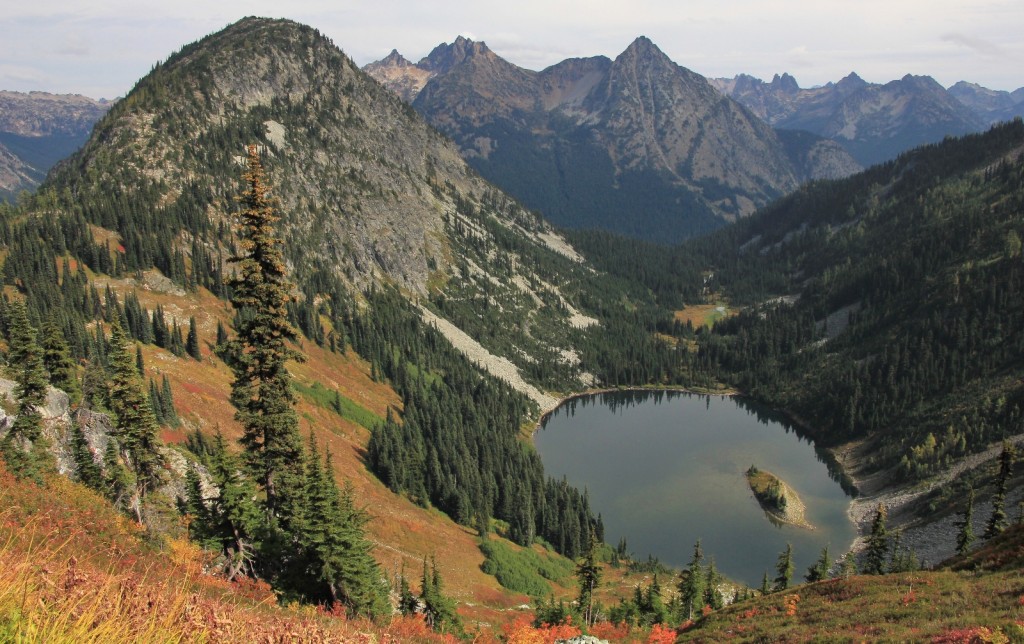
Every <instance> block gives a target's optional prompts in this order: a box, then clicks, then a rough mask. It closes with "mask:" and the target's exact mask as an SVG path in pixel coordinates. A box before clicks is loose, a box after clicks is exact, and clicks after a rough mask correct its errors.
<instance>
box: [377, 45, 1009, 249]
mask: <svg viewBox="0 0 1024 644" xmlns="http://www.w3.org/2000/svg"><path fill="white" fill-rule="evenodd" d="M364 69H365V71H367V72H368V73H369V74H370V75H371V76H373V77H374V78H376V79H377V80H378V81H380V82H381V83H383V84H384V85H386V86H387V87H389V88H390V89H391V90H392V91H394V92H395V93H397V94H398V95H399V96H400V97H401V98H402V99H403V100H405V101H406V102H408V103H410V104H411V105H412V106H413V107H414V108H415V109H416V110H417V111H419V112H420V113H422V114H423V115H424V116H425V117H426V118H427V120H428V121H430V122H431V123H432V124H433V125H434V126H435V127H437V128H438V129H440V130H441V131H443V132H444V133H446V134H448V135H449V136H451V137H452V138H453V139H454V140H455V141H456V143H458V145H459V147H460V150H461V152H462V154H463V156H464V157H465V158H466V159H467V160H468V161H469V162H470V164H471V165H472V166H473V167H474V168H475V169H476V170H477V171H479V172H480V173H481V174H482V175H483V176H484V177H486V178H488V179H490V180H491V181H494V182H495V183H497V184H498V185H500V186H502V187H503V188H504V189H506V190H508V191H510V192H511V193H513V194H515V195H516V196H518V197H519V198H520V199H521V200H522V201H524V202H525V203H526V204H527V205H528V206H530V207H532V208H537V209H539V210H541V211H543V212H544V214H545V215H546V216H547V217H548V218H550V219H551V220H552V221H553V222H555V223H557V224H560V225H564V226H569V227H583V228H604V229H609V230H614V231H617V232H620V233H625V234H629V235H632V236H637V237H641V238H647V239H656V240H662V241H672V240H677V239H680V238H682V237H686V236H690V235H692V234H695V233H699V232H701V231H706V230H709V229H711V228H714V227H717V226H718V225H721V223H722V222H724V221H730V220H735V219H737V218H739V217H742V216H745V215H747V214H750V213H751V212H753V210H754V209H755V208H756V207H758V206H760V205H763V204H765V203H767V202H768V201H770V200H771V199H772V198H774V197H775V196H778V195H780V194H784V193H787V192H789V191H791V190H792V189H793V188H794V187H795V186H796V185H798V184H800V183H803V182H805V181H807V180H810V179H820V178H837V177H843V176H847V175H849V174H851V173H852V172H855V171H857V170H858V169H860V168H861V167H864V166H869V165H872V164H875V163H879V162H882V161H886V160H888V159H891V158H894V157H895V156H896V155H898V154H899V153H901V152H903V151H905V150H908V149H910V148H913V147H915V146H918V145H922V144H926V143H932V142H935V141H939V140H941V139H942V138H944V137H946V136H950V135H960V134H965V133H969V132H977V131H981V130H983V129H985V128H986V127H987V126H988V125H990V124H992V123H995V122H998V121H1002V120H1007V119H1010V118H1013V117H1014V116H1016V115H1019V114H1021V113H1022V112H1024V89H1020V90H1017V91H1016V92H1013V93H1010V92H996V91H992V90H988V89H985V88H983V87H980V86H978V85H974V84H970V83H966V82H961V83H958V84H957V85H955V86H953V87H951V88H950V89H949V90H946V89H945V88H943V87H942V86H941V85H939V84H938V83H937V82H935V81H934V80H933V79H932V78H930V77H927V76H911V75H907V76H904V77H903V78H902V79H899V80H894V81H892V82H890V83H886V84H884V85H881V84H875V83H868V82H866V81H864V80H863V79H861V78H860V77H859V76H857V75H856V74H850V75H849V76H847V77H846V78H844V79H842V80H840V81H838V82H836V83H829V84H828V85H826V86H824V87H816V88H810V89H802V88H800V87H799V85H798V84H797V82H796V79H794V78H793V77H792V76H790V75H789V74H783V75H782V76H776V77H775V78H774V79H773V80H772V81H771V82H764V81H761V80H759V79H756V78H754V77H752V76H748V75H740V76H737V77H735V78H733V79H706V78H704V77H702V76H700V75H699V74H696V73H694V72H692V71H690V70H688V69H686V68H684V67H680V66H679V65H676V64H675V63H674V62H672V61H671V60H670V59H669V58H668V57H667V56H666V55H665V54H664V53H662V52H661V51H660V50H659V49H658V48H657V47H656V46H655V45H654V43H652V42H651V41H650V40H648V39H647V38H644V37H640V38H638V39H637V40H636V41H634V42H633V43H632V44H631V45H630V46H629V48H627V49H626V51H624V52H623V53H622V54H621V55H619V56H618V57H617V58H616V59H615V60H610V59H608V58H605V57H603V56H596V57H592V58H577V59H570V60H565V61H563V62H561V63H558V64H556V65H553V66H551V67H549V68H547V69H544V70H542V71H540V72H535V71H531V70H526V69H523V68H520V67H517V66H515V65H513V64H511V63H509V62H508V61H506V60H504V59H502V58H501V57H500V56H498V55H497V54H495V53H494V52H493V51H491V50H490V49H488V47H487V45H486V44H484V43H482V42H473V41H472V40H468V39H466V38H463V37H459V38H457V39H456V40H455V41H454V42H453V43H452V44H447V43H445V44H441V45H438V46H437V47H436V48H434V50H433V51H431V52H430V54H429V55H427V56H426V57H424V58H423V59H422V60H420V61H419V62H418V63H412V62H410V61H409V60H407V59H405V58H404V57H402V55H401V54H399V53H398V51H397V50H392V52H391V53H390V54H389V55H388V56H387V57H386V58H384V59H382V60H379V61H377V62H374V63H371V64H369V65H367V66H366V67H365V68H364ZM712 88H713V89H714V90H717V94H716V92H713V91H710V90H711V89H712ZM723 97H725V98H729V99H733V100H722V98H723ZM734 101H735V102H734ZM737 103H738V105H737ZM744 108H745V109H744ZM765 124H767V125H768V126H771V127H770V128H766V127H765ZM773 130H774V131H773Z"/></svg>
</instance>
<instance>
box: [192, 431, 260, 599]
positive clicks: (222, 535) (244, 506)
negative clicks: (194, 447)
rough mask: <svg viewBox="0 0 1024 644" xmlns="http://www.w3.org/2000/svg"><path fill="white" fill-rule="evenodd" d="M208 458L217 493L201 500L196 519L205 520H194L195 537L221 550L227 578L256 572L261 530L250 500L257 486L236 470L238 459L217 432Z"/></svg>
mask: <svg viewBox="0 0 1024 644" xmlns="http://www.w3.org/2000/svg"><path fill="white" fill-rule="evenodd" d="M209 460H210V478H211V483H212V484H213V485H214V486H215V488H216V490H217V494H216V496H214V497H213V498H211V499H208V500H206V501H205V502H204V506H205V507H206V508H207V509H206V510H205V511H204V512H202V513H197V514H198V516H197V518H198V519H200V520H202V519H205V521H203V522H200V521H197V522H196V523H195V529H194V531H193V534H194V535H195V536H194V538H196V539H197V540H198V541H200V542H201V543H204V544H205V545H207V546H212V547H216V548H217V549H219V550H220V551H221V552H222V553H223V555H224V558H225V562H226V563H225V567H224V572H225V575H226V576H227V578H228V579H235V578H237V577H239V576H242V575H250V576H251V575H253V574H254V573H255V561H254V560H255V556H256V552H257V550H258V549H259V545H260V544H259V537H260V536H261V535H262V533H263V532H264V531H263V530H262V525H261V524H262V517H261V516H260V512H259V509H258V508H257V507H256V504H255V502H254V500H253V499H254V498H255V496H256V487H255V486H254V485H253V484H252V483H251V482H250V481H249V480H247V479H246V478H245V477H244V476H242V475H241V473H240V472H239V468H238V463H237V460H236V459H235V458H234V457H233V456H232V455H230V454H228V452H227V449H226V448H225V446H224V437H223V436H221V434H220V431H218V432H217V434H216V436H215V438H214V440H213V444H212V446H211V448H210V454H209Z"/></svg>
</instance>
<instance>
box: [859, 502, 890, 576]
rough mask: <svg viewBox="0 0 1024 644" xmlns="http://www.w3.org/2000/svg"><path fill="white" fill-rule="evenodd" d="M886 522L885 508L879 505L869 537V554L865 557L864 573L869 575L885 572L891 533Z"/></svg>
mask: <svg viewBox="0 0 1024 644" xmlns="http://www.w3.org/2000/svg"><path fill="white" fill-rule="evenodd" d="M885 520H886V510H885V506H884V505H882V504H881V503H879V504H878V510H877V511H876V512H875V520H874V521H873V522H872V523H871V535H870V536H869V537H868V548H867V554H866V555H865V557H864V572H865V573H866V574H869V575H881V574H882V573H883V572H885V560H886V555H887V554H888V552H889V533H888V531H887V530H886V528H885Z"/></svg>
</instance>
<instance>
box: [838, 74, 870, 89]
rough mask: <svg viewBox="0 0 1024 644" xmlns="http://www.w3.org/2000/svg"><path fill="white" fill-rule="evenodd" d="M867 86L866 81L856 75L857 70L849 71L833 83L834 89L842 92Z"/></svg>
mask: <svg viewBox="0 0 1024 644" xmlns="http://www.w3.org/2000/svg"><path fill="white" fill-rule="evenodd" d="M867 86H868V82H867V81H866V80H864V79H863V78H861V77H860V76H859V75H857V72H850V73H849V74H847V75H846V76H844V77H843V78H842V79H840V81H839V82H838V83H836V84H835V87H836V89H838V90H839V91H840V92H843V93H850V92H855V91H857V90H859V89H863V88H865V87H867Z"/></svg>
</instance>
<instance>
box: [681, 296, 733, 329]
mask: <svg viewBox="0 0 1024 644" xmlns="http://www.w3.org/2000/svg"><path fill="white" fill-rule="evenodd" d="M734 314H735V313H734V312H733V311H731V310H730V309H729V307H728V305H727V304H726V303H725V302H717V303H715V304H692V305H690V306H687V307H686V308H684V309H683V310H681V311H676V312H675V319H676V320H678V321H679V322H681V323H682V324H686V323H687V322H689V323H690V324H692V325H693V327H694V328H697V327H701V326H714V324H715V322H718V321H719V320H721V319H723V318H726V317H728V316H730V315H734Z"/></svg>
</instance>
